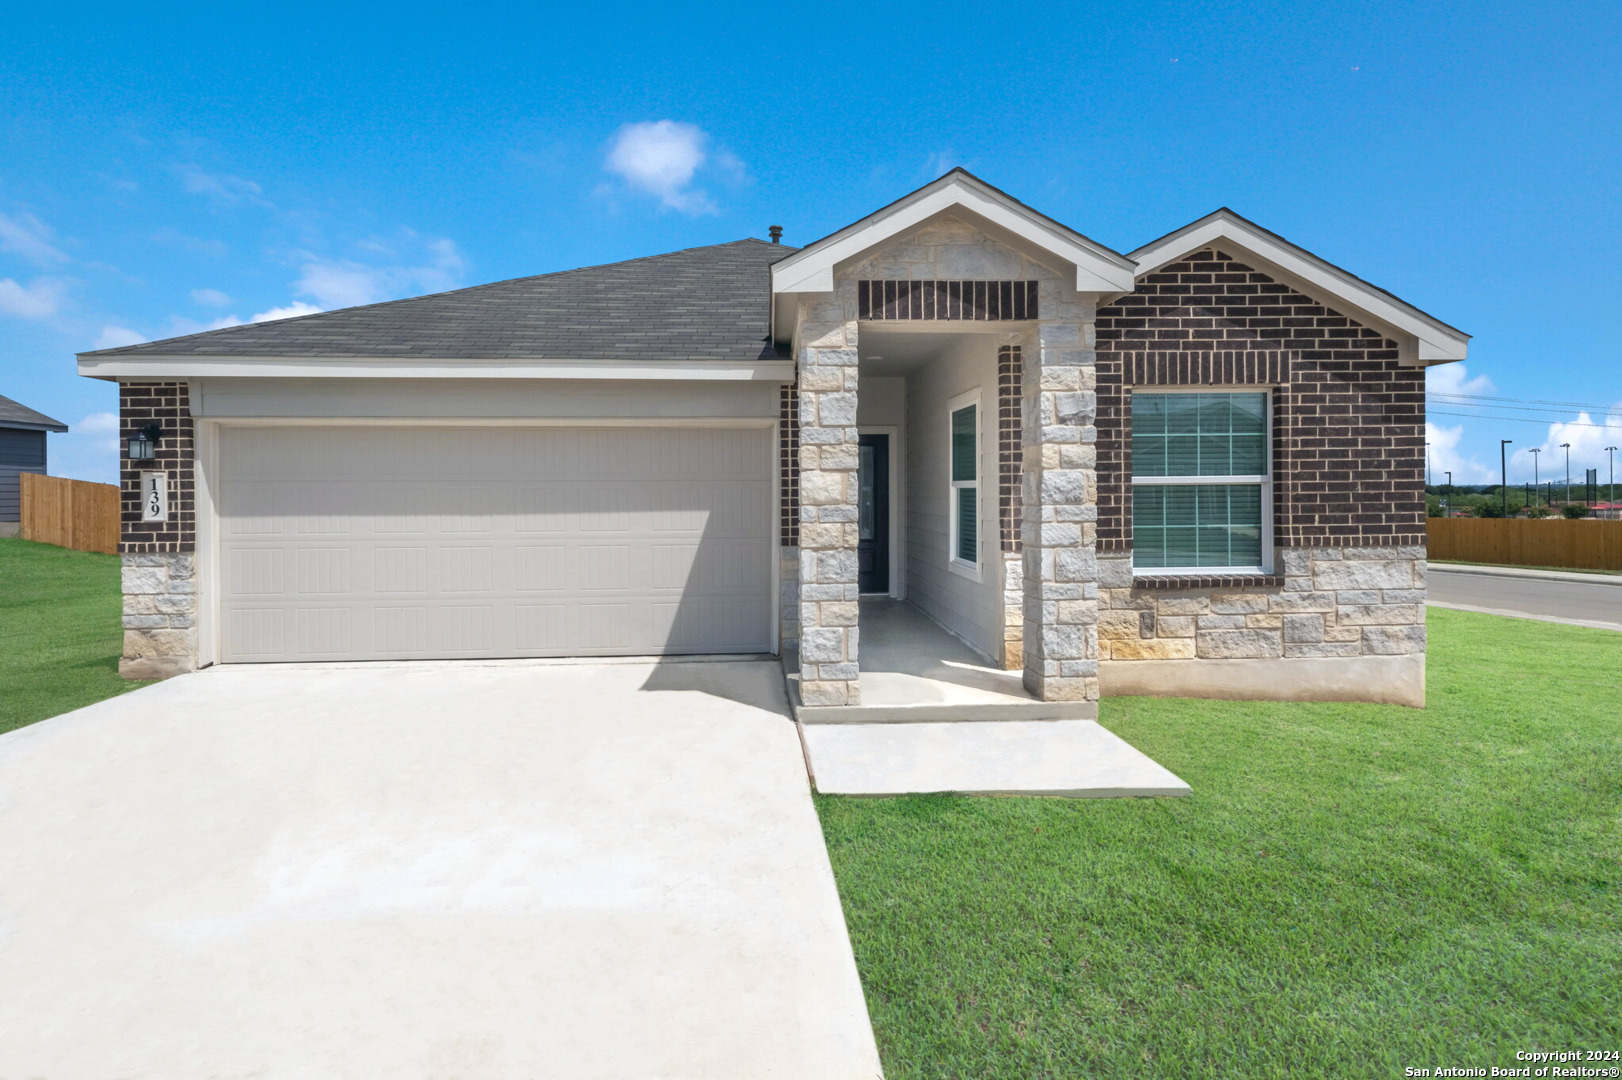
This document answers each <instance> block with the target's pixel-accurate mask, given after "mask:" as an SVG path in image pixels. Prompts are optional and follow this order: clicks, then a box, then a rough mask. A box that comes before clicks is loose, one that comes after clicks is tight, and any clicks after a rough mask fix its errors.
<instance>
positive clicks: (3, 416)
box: [0, 397, 68, 431]
mask: <svg viewBox="0 0 1622 1080" xmlns="http://www.w3.org/2000/svg"><path fill="white" fill-rule="evenodd" d="M0 428H26V429H27V430H29V431H66V430H67V429H68V426H67V425H66V424H64V423H63V422H62V421H60V420H52V419H51V418H50V417H49V416H46V415H45V414H44V413H42V412H35V411H34V410H33V409H30V408H29V407H28V406H27V405H23V404H21V403H19V402H16V401H12V400H11V399H10V398H8V397H0Z"/></svg>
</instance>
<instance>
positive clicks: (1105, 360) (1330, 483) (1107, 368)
mask: <svg viewBox="0 0 1622 1080" xmlns="http://www.w3.org/2000/svg"><path fill="white" fill-rule="evenodd" d="M1191 385H1211V386H1213V387H1220V386H1223V385H1264V386H1272V387H1273V388H1274V394H1273V472H1274V485H1273V486H1274V491H1273V518H1274V533H1275V543H1276V544H1277V545H1278V546H1279V547H1281V548H1284V547H1357V546H1371V545H1407V544H1423V543H1424V542H1425V493H1424V492H1425V489H1424V480H1425V471H1424V470H1425V371H1424V369H1423V368H1417V367H1413V368H1410V367H1400V366H1398V364H1397V344H1396V342H1394V341H1391V340H1389V339H1387V338H1384V337H1382V336H1381V335H1380V334H1379V333H1378V332H1376V331H1374V330H1372V329H1370V328H1368V327H1365V326H1362V325H1360V324H1358V323H1356V322H1354V321H1352V320H1351V319H1349V318H1347V317H1346V316H1344V315H1341V314H1340V313H1339V312H1336V311H1334V310H1332V309H1330V308H1328V307H1325V306H1324V305H1322V304H1320V303H1317V302H1316V301H1314V300H1312V299H1310V298H1308V297H1306V296H1303V295H1301V294H1300V293H1298V292H1296V291H1294V290H1293V289H1291V288H1290V287H1289V286H1287V285H1283V284H1280V283H1278V282H1275V281H1274V280H1272V279H1271V278H1269V277H1267V276H1266V275H1265V274H1262V273H1259V272H1257V271H1256V270H1253V269H1251V268H1250V267H1248V266H1245V265H1244V264H1242V263H1240V262H1237V261H1236V260H1234V259H1233V258H1232V257H1231V256H1228V255H1224V254H1222V253H1220V252H1216V251H1210V250H1207V251H1202V252H1198V253H1196V254H1194V255H1192V256H1190V257H1189V258H1187V259H1184V260H1182V261H1181V262H1178V263H1174V264H1172V265H1170V266H1168V267H1166V268H1165V269H1164V270H1162V271H1160V272H1159V273H1156V274H1150V275H1148V276H1147V277H1146V278H1145V279H1144V280H1142V281H1140V282H1139V283H1138V288H1137V291H1136V292H1134V293H1132V294H1131V295H1129V296H1123V297H1122V298H1121V299H1119V300H1117V301H1115V302H1114V303H1112V304H1109V305H1108V306H1106V307H1103V308H1100V309H1099V311H1098V512H1099V522H1098V547H1099V550H1100V551H1129V550H1131V547H1132V507H1131V475H1132V462H1131V443H1130V427H1131V423H1130V421H1131V392H1132V388H1133V387H1134V386H1142V387H1150V386H1191Z"/></svg>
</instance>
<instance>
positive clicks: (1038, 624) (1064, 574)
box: [1021, 295, 1098, 701]
mask: <svg viewBox="0 0 1622 1080" xmlns="http://www.w3.org/2000/svg"><path fill="white" fill-rule="evenodd" d="M1042 310H1043V313H1044V314H1049V313H1051V317H1050V318H1045V319H1043V320H1041V321H1040V322H1038V323H1037V326H1036V329H1035V331H1034V332H1033V335H1032V336H1033V339H1034V340H1033V341H1032V342H1031V345H1030V347H1028V348H1027V349H1026V350H1025V357H1024V372H1023V380H1022V386H1023V391H1024V392H1023V397H1022V403H1021V404H1022V412H1023V418H1022V419H1023V424H1024V461H1023V485H1022V486H1023V502H1024V508H1023V509H1024V515H1023V520H1022V530H1021V539H1022V553H1023V555H1024V577H1025V581H1024V587H1025V630H1024V656H1025V680H1024V681H1025V688H1026V689H1027V690H1028V691H1030V693H1031V694H1032V695H1033V696H1035V697H1037V698H1039V699H1041V700H1043V701H1094V700H1097V698H1098V535H1097V529H1098V526H1097V521H1098V505H1097V471H1096V470H1097V445H1096V444H1097V439H1098V429H1097V428H1096V427H1095V426H1094V419H1095V417H1096V413H1097V370H1096V366H1095V355H1094V352H1093V346H1094V344H1095V340H1094V326H1093V309H1092V306H1091V305H1090V304H1083V303H1080V302H1077V301H1074V300H1065V299H1063V298H1061V297H1058V296H1054V297H1051V298H1050V297H1049V296H1047V295H1044V296H1043V297H1042Z"/></svg>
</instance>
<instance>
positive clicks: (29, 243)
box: [0, 214, 69, 266]
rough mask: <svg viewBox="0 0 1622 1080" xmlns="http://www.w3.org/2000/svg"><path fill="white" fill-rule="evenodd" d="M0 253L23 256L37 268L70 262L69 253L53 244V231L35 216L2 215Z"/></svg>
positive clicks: (0, 220)
mask: <svg viewBox="0 0 1622 1080" xmlns="http://www.w3.org/2000/svg"><path fill="white" fill-rule="evenodd" d="M0 251H9V252H11V253H12V254H14V255H21V256H22V257H23V258H25V259H27V260H28V261H29V262H31V263H34V264H35V265H37V266H57V265H60V264H62V263H65V262H68V261H69V260H68V256H67V253H66V252H64V251H62V250H61V249H60V248H58V247H56V246H55V245H54V244H52V243H51V230H50V227H49V226H48V225H46V224H45V223H44V222H43V221H41V220H40V219H39V218H37V217H35V216H34V215H33V214H18V215H17V216H16V217H10V216H8V215H6V214H0Z"/></svg>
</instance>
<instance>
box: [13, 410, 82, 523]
mask: <svg viewBox="0 0 1622 1080" xmlns="http://www.w3.org/2000/svg"><path fill="white" fill-rule="evenodd" d="M67 429H68V426H67V425H66V424H64V423H62V422H61V421H60V420H52V419H51V418H50V417H49V416H46V415H45V414H44V413H38V412H35V411H34V410H33V409H30V408H29V407H28V406H26V405H20V404H18V403H17V402H15V401H12V400H11V399H10V398H8V397H0V536H16V535H17V533H18V532H19V531H20V530H21V528H22V519H23V507H22V480H21V479H20V476H21V474H22V473H25V472H31V473H43V472H45V471H46V455H45V434H46V432H50V431H55V432H58V433H61V432H64V431H67Z"/></svg>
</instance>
